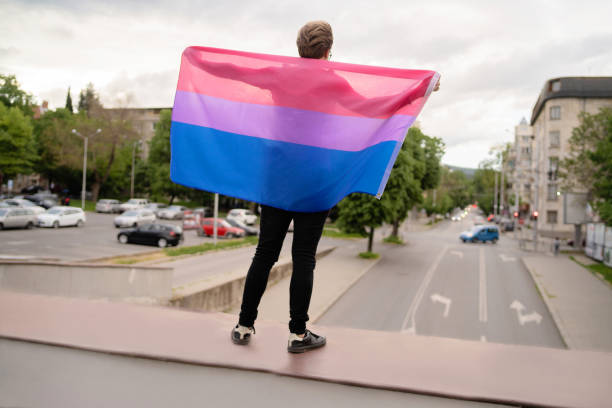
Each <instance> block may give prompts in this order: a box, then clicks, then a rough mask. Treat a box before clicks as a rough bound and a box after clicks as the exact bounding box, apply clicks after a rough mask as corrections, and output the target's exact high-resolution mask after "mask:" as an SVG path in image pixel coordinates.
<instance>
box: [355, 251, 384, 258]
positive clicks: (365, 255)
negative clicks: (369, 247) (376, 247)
mask: <svg viewBox="0 0 612 408" xmlns="http://www.w3.org/2000/svg"><path fill="white" fill-rule="evenodd" d="M359 257H360V258H364V259H378V258H379V257H380V254H377V253H376V252H360V253H359Z"/></svg>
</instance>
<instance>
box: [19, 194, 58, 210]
mask: <svg viewBox="0 0 612 408" xmlns="http://www.w3.org/2000/svg"><path fill="white" fill-rule="evenodd" d="M23 198H25V199H26V200H28V201H31V202H33V203H34V204H36V205H38V206H40V207H44V208H46V209H47V210H48V209H49V208H51V207H55V206H56V205H57V195H56V194H52V193H36V194H33V195H27V196H24V197H23Z"/></svg>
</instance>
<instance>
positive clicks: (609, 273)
mask: <svg viewBox="0 0 612 408" xmlns="http://www.w3.org/2000/svg"><path fill="white" fill-rule="evenodd" d="M569 258H570V259H571V260H572V261H574V262H576V263H577V264H578V265H580V266H582V267H583V268H586V269H588V270H590V271H591V272H593V273H596V274H600V275H601V276H603V277H604V279H605V280H606V281H607V282H608V283H610V284H612V268H610V267H609V266H607V265H604V264H602V263H600V262H596V263H593V264H591V265H585V264H583V263H582V262H580V261H579V260H577V259H576V258H574V257H573V256H570V257H569Z"/></svg>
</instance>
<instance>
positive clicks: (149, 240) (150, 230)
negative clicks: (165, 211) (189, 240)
mask: <svg viewBox="0 0 612 408" xmlns="http://www.w3.org/2000/svg"><path fill="white" fill-rule="evenodd" d="M117 240H118V241H119V242H121V243H122V244H127V243H134V244H145V245H147V244H148V245H157V246H158V247H160V248H165V247H166V246H168V245H174V246H176V245H178V244H179V243H180V242H181V241H183V231H182V230H181V227H178V226H174V225H164V224H146V225H140V226H138V227H136V228H130V229H125V230H123V231H121V232H120V233H119V234H117Z"/></svg>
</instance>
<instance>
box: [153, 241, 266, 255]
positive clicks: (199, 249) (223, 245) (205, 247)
mask: <svg viewBox="0 0 612 408" xmlns="http://www.w3.org/2000/svg"><path fill="white" fill-rule="evenodd" d="M257 240H258V238H257V237H256V236H250V237H246V238H241V239H231V240H227V241H219V242H217V245H214V244H213V243H212V242H206V243H204V244H200V245H193V246H187V247H180V248H166V249H164V252H165V254H166V255H167V256H179V255H194V254H201V253H204V252H208V251H212V250H218V249H229V248H235V247H239V246H244V245H255V244H257Z"/></svg>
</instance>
